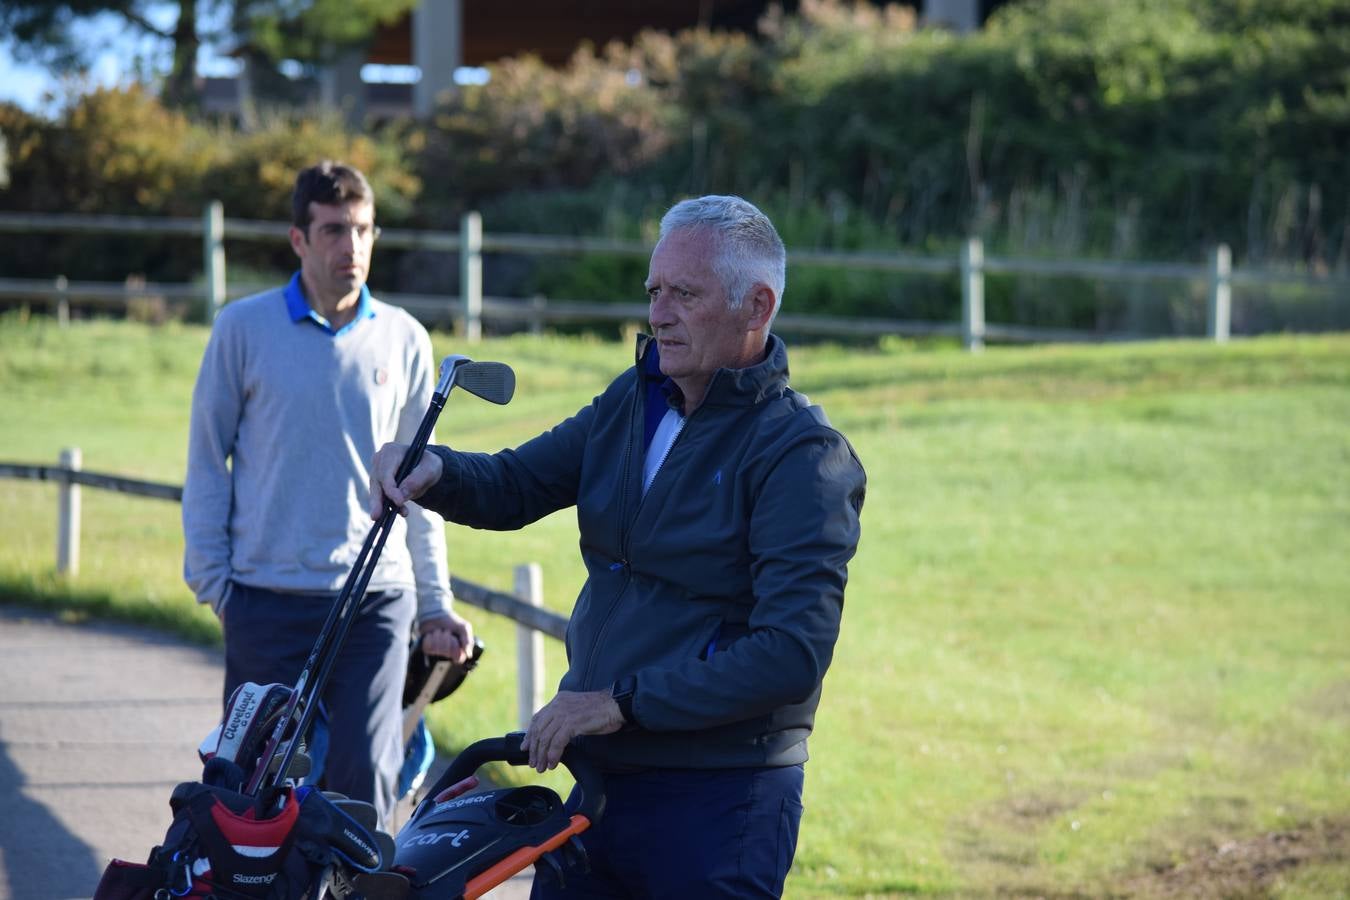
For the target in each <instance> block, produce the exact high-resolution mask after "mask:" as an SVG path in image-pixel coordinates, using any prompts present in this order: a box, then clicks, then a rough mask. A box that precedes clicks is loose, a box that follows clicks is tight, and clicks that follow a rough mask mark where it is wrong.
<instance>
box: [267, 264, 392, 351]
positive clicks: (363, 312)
mask: <svg viewBox="0 0 1350 900" xmlns="http://www.w3.org/2000/svg"><path fill="white" fill-rule="evenodd" d="M282 293H283V294H284V295H285V297H286V310H287V311H288V312H289V313H290V314H291V321H292V322H302V321H304V320H305V319H309V320H310V321H311V322H313V323H314V324H315V325H318V326H319V327H320V328H322V329H323V330H324V331H326V332H328V333H329V334H331V335H332V336H333V337H337V336H338V335H340V334H343V333H344V332H347V331H350V330H351V329H353V328H355V327H356V325H357V324H358V323H359V322H361V321H363V320H365V319H373V318H375V308H374V307H373V306H372V305H371V302H370V288H368V287H366V286H365V285H364V284H363V285H361V297H360V299H359V300H357V301H356V315H355V316H354V317H353V318H352V320H351V321H350V322H348V323H347V324H346V325H343V326H342V327H341V328H339V329H337V330H336V331H334V330H333V326H332V325H331V324H330V323H329V321H328V320H327V319H325V318H324V317H323V316H321V315H319V314H318V313H317V312H315V311H314V310H313V309H312V308H311V307H310V305H309V302H308V301H307V300H305V289H304V287H303V286H302V284H301V282H300V273H299V272H296V273H295V274H294V275H292V276H291V280H290V282H289V283H288V284H287V285H286V288H285V290H284V291H282Z"/></svg>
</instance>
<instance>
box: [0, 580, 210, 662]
mask: <svg viewBox="0 0 1350 900" xmlns="http://www.w3.org/2000/svg"><path fill="white" fill-rule="evenodd" d="M0 603H3V604H7V605H20V606H31V607H34V608H37V609H43V610H47V611H48V612H55V613H59V614H60V615H61V617H62V618H65V619H68V620H75V621H78V620H80V619H85V618H90V619H104V620H111V621H118V622H130V623H133V624H136V625H148V626H150V627H152V628H156V629H159V630H161V631H164V632H167V633H169V634H173V635H176V636H178V637H181V638H183V639H185V640H187V641H191V642H192V643H194V644H201V645H203V646H219V645H220V644H221V637H220V626H219V625H218V624H217V623H216V621H215V619H214V618H212V617H211V616H210V615H209V614H205V615H204V614H202V612H201V611H199V610H197V609H195V608H193V607H191V606H187V605H184V604H181V603H174V604H169V605H166V604H163V603H158V602H156V601H154V600H150V599H145V598H129V597H115V596H113V595H112V594H110V593H108V592H107V591H100V590H94V589H89V588H80V587H78V586H76V585H72V584H70V583H68V582H66V581H65V580H63V579H61V578H60V577H59V576H56V575H44V576H31V575H29V576H21V575H9V574H0Z"/></svg>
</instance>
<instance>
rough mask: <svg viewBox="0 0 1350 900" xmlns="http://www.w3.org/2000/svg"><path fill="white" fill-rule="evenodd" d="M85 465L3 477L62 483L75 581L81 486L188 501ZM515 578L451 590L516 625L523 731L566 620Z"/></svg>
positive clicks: (60, 517) (539, 586)
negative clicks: (505, 586)
mask: <svg viewBox="0 0 1350 900" xmlns="http://www.w3.org/2000/svg"><path fill="white" fill-rule="evenodd" d="M81 462H82V460H81V453H80V450H79V448H77V447H70V448H67V449H65V450H62V451H61V458H60V462H59V463H58V464H57V465H55V466H46V465H41V464H31V463H13V462H0V478H16V479H24V480H30V481H50V482H54V483H56V484H57V485H58V490H57V522H58V524H57V535H56V570H57V572H59V573H61V574H63V575H65V576H67V577H71V578H73V577H75V576H76V575H78V574H79V568H80V518H81V516H80V487H81V486H84V487H91V488H96V489H99V490H105V491H116V492H118V493H122V494H130V495H133V496H137V497H149V498H152V499H155V500H170V501H173V502H175V503H181V502H182V500H183V488H182V487H181V486H180V485H176V484H165V483H163V482H157V481H143V480H141V479H139V478H126V477H123V476H121V475H109V474H105V473H102V472H88V471H85V470H84V469H83V468H82V467H81ZM513 579H514V581H513V588H514V590H515V593H514V594H507V593H503V592H502V591H496V590H493V589H492V588H489V587H486V586H484V585H481V584H475V583H474V582H472V581H466V580H465V579H463V578H459V577H456V576H451V578H450V588H451V590H453V591H454V594H455V598H456V599H457V600H462V601H463V602H465V603H467V604H469V605H470V606H476V607H478V608H479V609H482V610H485V611H487V612H490V613H494V614H496V615H499V616H504V617H506V618H508V619H510V620H512V621H513V622H515V623H516V661H517V669H518V673H517V701H518V702H517V706H518V710H517V711H518V714H519V716H520V719H519V721H520V727H521V728H522V729H523V728H525V727H526V726H528V725H529V723H530V717H531V716H533V715H534V713H535V711H536V710H538V709H539V708H540V707H541V706H543V704H544V691H545V680H544V645H543V636H544V635H547V636H549V637H551V638H555V639H557V640H559V641H561V640H563V636H564V635H565V634H566V632H567V617H566V616H563V615H560V614H558V613H556V612H553V611H552V610H549V609H545V608H544V606H543V594H544V592H543V574H542V571H541V569H540V567H539V566H538V565H537V564H536V563H526V564H524V565H520V566H516V568H515V571H514V573H513Z"/></svg>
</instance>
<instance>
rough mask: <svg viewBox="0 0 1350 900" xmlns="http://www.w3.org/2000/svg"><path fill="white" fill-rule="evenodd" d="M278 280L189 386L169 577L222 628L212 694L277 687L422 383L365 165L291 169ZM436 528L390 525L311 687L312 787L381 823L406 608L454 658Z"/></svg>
mask: <svg viewBox="0 0 1350 900" xmlns="http://www.w3.org/2000/svg"><path fill="white" fill-rule="evenodd" d="M292 206H293V220H292V221H293V224H292V227H291V230H290V242H291V247H292V249H293V250H294V251H295V254H296V256H298V257H299V258H300V271H299V272H297V273H296V274H295V276H294V277H293V278H292V279H291V281H290V283H289V284H287V285H286V286H285V287H283V288H277V289H274V290H270V291H266V292H264V293H261V294H257V295H255V296H252V297H248V298H245V299H243V300H239V301H237V302H235V303H231V304H230V305H229V306H227V307H225V309H223V310H222V311H221V313H220V316H219V317H218V318H217V319H216V322H215V325H214V327H213V329H212V332H211V339H210V342H209V343H208V345H207V348H206V354H205V356H204V358H203V360H202V366H201V371H200V373H199V374H198V376H197V384H196V388H195V390H194V391H193V396H192V420H191V430H190V433H189V441H188V474H187V480H186V483H185V484H184V487H183V532H184V537H185V541H186V553H185V558H184V566H183V569H184V577H185V578H186V580H187V583H188V586H189V587H190V588H191V589H192V591H193V593H195V594H196V596H197V599H198V601H199V602H201V603H209V604H210V605H211V607H212V609H214V610H215V612H216V615H217V616H218V617H219V618H220V621H221V625H222V628H223V630H224V634H225V690H224V694H225V697H226V698H228V697H229V696H230V694H231V692H232V691H233V690H234V689H235V687H237V686H238V685H240V684H242V683H243V682H246V681H254V682H258V683H260V684H266V683H271V682H281V683H283V684H293V683H294V682H295V680H296V678H297V677H298V676H299V674H300V670H301V668H302V667H303V666H304V662H305V659H306V658H307V657H308V655H309V652H310V650H311V649H312V648H313V645H314V641H315V639H316V637H317V636H318V632H319V629H320V627H321V626H322V623H323V622H324V620H325V618H326V617H327V615H328V613H329V610H330V609H331V608H332V605H333V602H334V600H335V598H336V596H337V592H338V591H339V590H340V589H341V586H342V583H343V581H344V580H345V579H346V577H347V575H348V574H349V572H350V570H351V567H352V565H353V563H354V561H355V559H356V557H357V554H358V553H359V551H360V547H361V543H362V540H363V539H364V537H365V535H366V533H367V531H368V530H369V528H370V520H369V518H368V517H367V516H366V515H365V512H364V511H365V504H366V499H367V497H366V493H367V485H368V482H369V470H368V467H367V463H368V461H369V460H370V459H371V457H372V456H373V455H374V453H375V450H376V449H377V448H378V447H380V446H381V445H382V444H384V443H385V442H387V441H408V440H410V439H411V438H412V436H413V434H414V433H415V432H416V430H417V426H418V424H419V422H420V421H421V419H422V417H423V415H424V413H425V412H426V410H427V407H428V405H429V403H430V400H431V394H432V390H433V388H434V386H435V381H436V366H435V362H434V360H433V358H432V350H431V340H430V338H429V337H428V336H427V333H426V330H425V329H424V328H422V326H421V325H420V324H419V323H418V322H417V321H416V320H414V319H413V318H412V317H411V316H409V315H408V314H407V313H406V312H404V311H403V310H401V309H398V308H397V307H393V306H389V305H388V304H385V303H381V302H380V301H378V300H375V299H374V298H373V297H371V295H370V291H369V290H368V289H367V287H366V278H367V275H368V273H369V270H370V260H371V250H372V248H373V246H374V243H375V238H376V236H377V235H378V231H379V230H378V228H377V227H376V225H375V201H374V193H373V192H372V190H371V188H370V184H369V183H368V182H367V181H366V178H365V176H363V175H362V174H361V173H360V172H358V171H357V170H355V169H352V168H350V167H348V166H343V165H339V164H335V163H332V162H323V163H321V164H319V165H317V166H314V167H312V168H308V169H305V170H304V171H302V172H300V174H299V176H298V177H297V179H296V183H295V192H294V195H293V197H292ZM452 600H453V598H452V596H451V593H450V587H449V576H448V573H447V568H446V556H445V537H444V528H443V526H442V522H441V520H440V518H439V517H437V516H435V515H434V514H432V513H429V512H427V511H425V510H423V509H420V508H416V507H414V508H412V510H411V514H410V515H408V516H407V518H406V519H404V520H400V522H398V523H396V525H395V530H394V532H393V533H392V534H391V536H390V540H389V542H388V544H387V545H386V547H385V549H384V552H383V554H382V556H381V558H380V561H379V565H378V567H377V569H376V570H375V573H374V576H373V577H372V579H371V581H370V585H369V588H368V590H367V593H366V595H365V598H364V601H363V604H362V611H361V613H360V616H359V618H358V620H357V621H356V623H355V624H354V626H353V628H352V631H351V634H350V637H349V639H348V641H347V644H346V646H345V648H344V649H343V652H342V656H341V658H340V659H339V661H338V663H337V665H336V666H335V667H334V671H333V676H332V679H331V681H330V682H329V684H328V686H327V689H326V691H325V693H324V697H323V701H324V707H325V710H326V712H327V715H328V720H329V735H330V743H329V749H328V753H327V758H326V760H325V764H324V771H325V779H326V785H327V786H328V787H329V788H330V789H332V790H335V791H339V792H341V793H343V794H346V795H348V796H350V797H354V798H356V799H359V800H365V801H367V802H371V803H374V804H375V806H376V808H377V809H378V810H379V812H380V815H381V819H382V820H383V821H384V822H385V825H386V827H387V824H388V816H389V814H390V812H391V811H392V809H393V806H394V803H395V802H396V799H397V798H396V796H395V793H396V790H397V785H398V776H399V771H400V769H401V767H402V763H403V745H402V733H401V708H400V706H401V698H402V688H403V679H404V676H405V673H406V669H407V656H408V652H407V643H408V636H409V634H410V632H411V629H412V625H413V621H414V616H415V617H416V622H417V626H418V629H419V631H420V633H421V634H422V635H423V638H424V644H423V646H424V648H425V649H426V651H427V652H429V653H433V654H438V655H443V656H449V657H451V658H453V659H457V660H461V661H462V660H463V659H464V658H465V656H466V654H467V650H468V648H469V647H470V646H471V644H472V631H471V628H470V626H469V623H468V622H466V621H465V620H463V619H461V618H460V617H459V616H457V615H456V614H455V613H454V611H453V609H452Z"/></svg>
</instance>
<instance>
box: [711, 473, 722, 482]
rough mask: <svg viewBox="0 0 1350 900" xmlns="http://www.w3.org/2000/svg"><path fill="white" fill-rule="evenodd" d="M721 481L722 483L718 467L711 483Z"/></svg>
mask: <svg viewBox="0 0 1350 900" xmlns="http://www.w3.org/2000/svg"><path fill="white" fill-rule="evenodd" d="M721 483H722V470H721V469H718V470H717V474H716V475H714V476H713V484H721Z"/></svg>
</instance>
